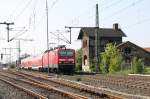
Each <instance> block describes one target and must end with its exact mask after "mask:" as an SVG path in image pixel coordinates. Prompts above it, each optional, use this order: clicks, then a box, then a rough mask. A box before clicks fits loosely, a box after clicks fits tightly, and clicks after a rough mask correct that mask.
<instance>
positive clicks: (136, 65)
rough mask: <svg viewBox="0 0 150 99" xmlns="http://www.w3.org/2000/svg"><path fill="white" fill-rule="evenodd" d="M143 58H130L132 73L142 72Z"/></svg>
mask: <svg viewBox="0 0 150 99" xmlns="http://www.w3.org/2000/svg"><path fill="white" fill-rule="evenodd" d="M143 71H144V69H143V60H142V59H140V58H137V57H134V58H133V60H132V73H143Z"/></svg>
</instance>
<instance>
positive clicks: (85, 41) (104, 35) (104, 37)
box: [78, 23, 150, 71]
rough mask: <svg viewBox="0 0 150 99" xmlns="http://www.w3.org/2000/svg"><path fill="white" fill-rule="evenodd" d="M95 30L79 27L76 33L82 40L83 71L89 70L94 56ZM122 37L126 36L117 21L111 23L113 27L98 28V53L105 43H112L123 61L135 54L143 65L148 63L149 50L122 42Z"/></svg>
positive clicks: (130, 58) (127, 60) (149, 59)
mask: <svg viewBox="0 0 150 99" xmlns="http://www.w3.org/2000/svg"><path fill="white" fill-rule="evenodd" d="M95 30H96V28H94V27H88V28H81V30H80V32H79V35H78V39H79V40H81V42H82V53H83V54H82V69H83V71H90V69H89V66H90V64H91V60H92V59H94V57H95ZM123 37H126V34H125V33H124V32H123V31H122V30H121V29H120V28H119V27H118V24H117V23H116V24H113V28H98V42H97V45H98V53H101V52H103V51H104V48H105V46H106V44H107V43H113V44H116V45H117V47H118V48H119V49H120V51H121V53H122V54H123V57H124V59H125V62H131V60H132V58H133V57H134V56H137V57H140V58H142V59H143V60H144V63H145V65H150V52H149V51H147V50H146V49H143V48H141V47H139V46H137V45H136V44H133V43H132V42H130V41H127V42H122V38H123Z"/></svg>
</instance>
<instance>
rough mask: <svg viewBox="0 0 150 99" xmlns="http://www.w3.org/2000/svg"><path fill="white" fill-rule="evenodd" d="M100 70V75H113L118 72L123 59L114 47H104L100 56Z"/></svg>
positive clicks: (110, 45) (108, 45)
mask: <svg viewBox="0 0 150 99" xmlns="http://www.w3.org/2000/svg"><path fill="white" fill-rule="evenodd" d="M100 57H101V58H100V59H101V63H100V69H101V71H102V73H114V72H117V71H119V70H120V67H121V64H122V62H123V58H122V55H121V53H120V52H119V50H118V49H117V47H116V46H115V45H112V44H111V43H109V44H107V45H106V48H105V51H104V52H102V53H101V55H100Z"/></svg>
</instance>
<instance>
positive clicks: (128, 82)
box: [64, 74, 150, 99]
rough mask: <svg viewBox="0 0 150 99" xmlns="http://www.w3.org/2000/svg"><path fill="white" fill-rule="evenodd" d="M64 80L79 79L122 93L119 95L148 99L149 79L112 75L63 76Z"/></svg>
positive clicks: (149, 98) (149, 93) (88, 83)
mask: <svg viewBox="0 0 150 99" xmlns="http://www.w3.org/2000/svg"><path fill="white" fill-rule="evenodd" d="M64 78H66V79H71V80H75V79H77V78H80V79H81V82H82V83H85V84H87V85H91V86H95V87H102V88H103V89H106V90H107V89H111V90H115V91H119V92H122V93H121V94H124V95H127V96H129V97H135V98H138V97H139V98H146V99H150V77H142V78H141V77H137V76H132V77H131V76H112V75H99V74H98V75H78V76H73V77H71V78H70V76H64Z"/></svg>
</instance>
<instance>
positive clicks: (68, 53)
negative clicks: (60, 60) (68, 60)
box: [59, 50, 73, 56]
mask: <svg viewBox="0 0 150 99" xmlns="http://www.w3.org/2000/svg"><path fill="white" fill-rule="evenodd" d="M59 55H60V56H73V51H71V50H60V51H59Z"/></svg>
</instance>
